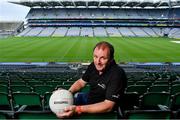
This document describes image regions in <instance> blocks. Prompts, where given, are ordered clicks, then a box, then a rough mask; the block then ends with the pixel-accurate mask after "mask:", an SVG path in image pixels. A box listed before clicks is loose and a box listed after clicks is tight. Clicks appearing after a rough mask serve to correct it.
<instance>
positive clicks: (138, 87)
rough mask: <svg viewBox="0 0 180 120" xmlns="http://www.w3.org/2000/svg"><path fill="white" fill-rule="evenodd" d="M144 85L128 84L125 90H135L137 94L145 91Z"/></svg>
mask: <svg viewBox="0 0 180 120" xmlns="http://www.w3.org/2000/svg"><path fill="white" fill-rule="evenodd" d="M146 91H147V86H146V85H130V86H128V87H127V89H126V92H137V93H138V94H139V95H142V94H144V93H146Z"/></svg>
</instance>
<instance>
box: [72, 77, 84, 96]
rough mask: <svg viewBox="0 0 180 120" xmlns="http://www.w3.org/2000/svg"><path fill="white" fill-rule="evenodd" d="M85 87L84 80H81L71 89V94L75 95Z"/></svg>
mask: <svg viewBox="0 0 180 120" xmlns="http://www.w3.org/2000/svg"><path fill="white" fill-rule="evenodd" d="M84 86H85V83H83V82H82V79H79V80H77V81H76V82H75V83H74V84H73V85H72V86H71V87H70V88H69V91H70V92H71V93H75V92H77V91H79V90H80V89H81V88H83V87H84Z"/></svg>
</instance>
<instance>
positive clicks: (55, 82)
mask: <svg viewBox="0 0 180 120" xmlns="http://www.w3.org/2000/svg"><path fill="white" fill-rule="evenodd" d="M62 83H63V82H62V81H46V85H51V86H52V87H53V88H56V87H57V86H59V85H62Z"/></svg>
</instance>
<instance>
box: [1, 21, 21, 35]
mask: <svg viewBox="0 0 180 120" xmlns="http://www.w3.org/2000/svg"><path fill="white" fill-rule="evenodd" d="M23 27H24V22H22V21H12V22H11V21H9V22H6V21H0V37H6V36H12V35H17V34H19V33H20V32H22V30H23Z"/></svg>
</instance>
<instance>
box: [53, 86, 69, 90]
mask: <svg viewBox="0 0 180 120" xmlns="http://www.w3.org/2000/svg"><path fill="white" fill-rule="evenodd" d="M70 87H71V85H58V86H57V87H56V89H58V88H62V89H66V90H68V89H69V88H70Z"/></svg>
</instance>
